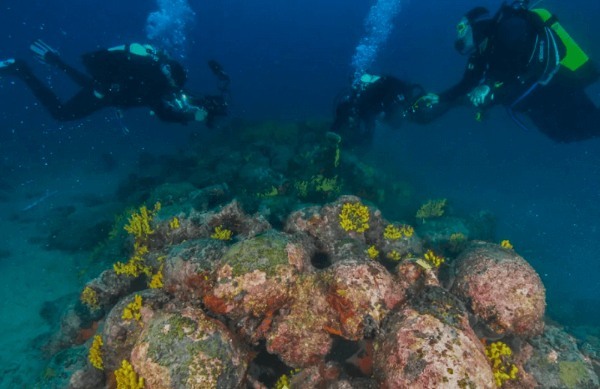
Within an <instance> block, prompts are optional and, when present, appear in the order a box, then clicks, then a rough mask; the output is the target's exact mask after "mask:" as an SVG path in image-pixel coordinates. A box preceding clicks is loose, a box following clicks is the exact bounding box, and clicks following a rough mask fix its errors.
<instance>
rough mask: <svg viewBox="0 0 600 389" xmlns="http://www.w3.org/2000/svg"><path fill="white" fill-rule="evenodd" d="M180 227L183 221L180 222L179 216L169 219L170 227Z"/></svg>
mask: <svg viewBox="0 0 600 389" xmlns="http://www.w3.org/2000/svg"><path fill="white" fill-rule="evenodd" d="M179 227H181V223H180V222H179V218H178V217H177V216H175V217H174V218H173V219H171V221H169V228H171V229H172V230H177V229H178V228H179Z"/></svg>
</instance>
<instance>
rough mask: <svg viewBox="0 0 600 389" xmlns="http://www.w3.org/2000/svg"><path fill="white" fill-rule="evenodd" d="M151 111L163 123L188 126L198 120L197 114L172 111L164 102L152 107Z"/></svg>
mask: <svg viewBox="0 0 600 389" xmlns="http://www.w3.org/2000/svg"><path fill="white" fill-rule="evenodd" d="M150 109H151V110H152V113H153V114H154V115H156V117H157V118H159V119H160V120H162V121H163V122H170V123H181V124H187V123H189V122H192V121H194V120H196V116H195V112H193V111H178V110H175V109H172V108H171V107H169V106H168V105H167V104H165V103H163V102H161V103H160V104H156V105H155V106H153V107H150Z"/></svg>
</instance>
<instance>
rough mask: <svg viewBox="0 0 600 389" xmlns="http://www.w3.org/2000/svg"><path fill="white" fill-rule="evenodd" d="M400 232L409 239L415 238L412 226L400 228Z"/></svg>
mask: <svg viewBox="0 0 600 389" xmlns="http://www.w3.org/2000/svg"><path fill="white" fill-rule="evenodd" d="M400 231H401V232H402V234H403V235H404V236H405V237H407V238H410V237H411V236H413V234H414V233H415V229H414V228H412V226H402V227H401V228H400Z"/></svg>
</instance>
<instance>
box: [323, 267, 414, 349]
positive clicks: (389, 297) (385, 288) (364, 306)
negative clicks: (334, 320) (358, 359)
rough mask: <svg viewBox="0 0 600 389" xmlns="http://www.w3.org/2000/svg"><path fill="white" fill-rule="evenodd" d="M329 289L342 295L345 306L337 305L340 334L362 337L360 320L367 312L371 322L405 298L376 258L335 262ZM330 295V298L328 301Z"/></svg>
mask: <svg viewBox="0 0 600 389" xmlns="http://www.w3.org/2000/svg"><path fill="white" fill-rule="evenodd" d="M329 272H330V273H331V276H332V281H331V284H330V285H331V286H330V293H333V294H335V295H337V296H335V297H336V298H335V299H333V300H339V299H343V300H344V303H345V305H346V306H345V307H343V306H342V307H337V308H338V310H341V312H338V314H339V316H340V318H339V319H340V326H341V332H342V336H344V337H346V338H348V339H351V340H359V339H361V338H362V337H363V329H364V328H363V320H364V318H365V317H366V316H367V315H368V316H370V317H371V318H372V319H373V320H374V321H375V323H377V324H379V323H381V320H382V319H383V318H384V316H385V315H386V314H387V312H388V311H389V310H391V309H392V308H394V307H395V306H396V305H397V304H398V303H400V302H402V301H404V300H405V298H406V296H405V293H404V289H402V288H401V287H400V284H399V283H398V282H396V280H395V279H394V278H393V277H392V275H391V274H390V273H389V272H388V271H387V270H386V269H385V268H384V267H383V266H382V265H381V264H379V263H378V262H374V261H372V262H356V261H347V262H338V263H336V264H335V265H334V266H333V267H332V268H331V269H330V270H329ZM331 302H332V299H331V298H330V303H331Z"/></svg>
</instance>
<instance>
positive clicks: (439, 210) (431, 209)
mask: <svg viewBox="0 0 600 389" xmlns="http://www.w3.org/2000/svg"><path fill="white" fill-rule="evenodd" d="M445 207H446V199H439V200H429V201H428V202H426V203H425V204H423V205H422V206H421V208H419V210H418V211H417V218H419V219H428V218H432V217H440V216H442V215H443V214H444V208H445Z"/></svg>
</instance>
